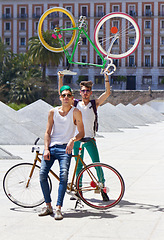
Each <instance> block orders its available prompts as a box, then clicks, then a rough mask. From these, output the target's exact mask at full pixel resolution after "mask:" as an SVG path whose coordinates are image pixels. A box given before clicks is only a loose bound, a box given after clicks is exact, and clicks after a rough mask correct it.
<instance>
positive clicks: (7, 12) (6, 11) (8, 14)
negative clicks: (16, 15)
mask: <svg viewBox="0 0 164 240" xmlns="http://www.w3.org/2000/svg"><path fill="white" fill-rule="evenodd" d="M4 17H5V18H10V17H11V9H10V8H9V7H6V8H5V16H4Z"/></svg>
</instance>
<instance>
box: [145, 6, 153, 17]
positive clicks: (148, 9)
mask: <svg viewBox="0 0 164 240" xmlns="http://www.w3.org/2000/svg"><path fill="white" fill-rule="evenodd" d="M145 15H146V16H152V12H151V5H145Z"/></svg>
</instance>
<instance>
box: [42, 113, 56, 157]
mask: <svg viewBox="0 0 164 240" xmlns="http://www.w3.org/2000/svg"><path fill="white" fill-rule="evenodd" d="M53 115H54V109H52V110H50V111H49V114H48V122H47V128H46V132H45V135H44V155H43V157H44V159H45V160H50V151H49V145H50V140H51V137H50V134H51V131H52V127H53V123H54V121H53Z"/></svg>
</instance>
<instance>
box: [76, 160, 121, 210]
mask: <svg viewBox="0 0 164 240" xmlns="http://www.w3.org/2000/svg"><path fill="white" fill-rule="evenodd" d="M76 187H77V190H78V195H79V197H80V198H81V200H82V201H83V202H84V203H86V204H87V205H88V206H90V207H92V208H96V209H102V210H103V209H108V208H112V207H114V206H115V205H117V204H118V203H119V202H120V201H121V199H122V197H123V195H124V191H125V184H124V180H123V178H122V176H121V175H120V173H119V172H118V171H117V170H116V169H114V168H113V167H111V166H109V165H107V164H103V163H92V164H89V165H87V166H86V167H85V168H83V169H82V170H81V171H80V172H79V174H78V176H77V180H76Z"/></svg>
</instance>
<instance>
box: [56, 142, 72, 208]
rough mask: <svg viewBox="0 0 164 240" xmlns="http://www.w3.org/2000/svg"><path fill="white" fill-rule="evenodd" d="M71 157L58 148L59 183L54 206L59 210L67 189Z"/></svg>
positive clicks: (61, 148)
mask: <svg viewBox="0 0 164 240" xmlns="http://www.w3.org/2000/svg"><path fill="white" fill-rule="evenodd" d="M71 157H72V155H71V154H66V153H65V147H60V148H58V149H57V158H58V161H59V166H60V182H59V188H58V199H57V204H56V206H57V208H58V209H61V207H62V206H63V199H64V195H65V192H66V189H67V182H68V173H69V167H70V162H71Z"/></svg>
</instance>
